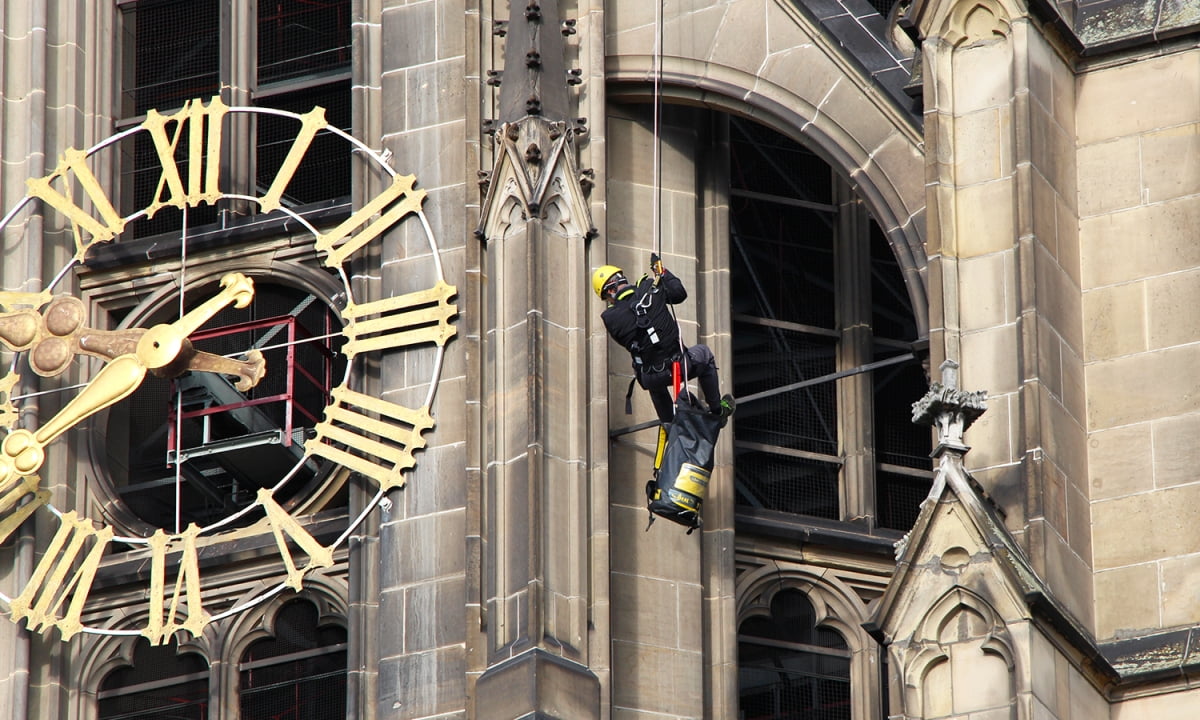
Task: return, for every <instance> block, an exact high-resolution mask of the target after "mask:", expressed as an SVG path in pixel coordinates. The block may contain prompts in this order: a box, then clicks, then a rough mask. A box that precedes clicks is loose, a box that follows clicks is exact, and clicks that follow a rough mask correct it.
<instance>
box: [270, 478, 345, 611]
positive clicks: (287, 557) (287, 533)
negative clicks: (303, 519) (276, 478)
mask: <svg viewBox="0 0 1200 720" xmlns="http://www.w3.org/2000/svg"><path fill="white" fill-rule="evenodd" d="M258 502H259V504H260V505H262V506H263V509H264V510H266V511H267V522H268V523H269V524H270V525H271V532H273V533H274V534H275V544H276V545H278V546H279V554H280V556H282V557H283V564H284V565H285V566H286V567H287V580H285V581H284V585H286V586H288V587H290V588H292V589H293V590H299V589H300V587H301V585H302V584H303V581H304V576H305V575H306V574H308V571H309V570H312V569H313V568H327V567H330V566H332V565H333V549H332V548H327V547H325V546H324V545H322V544H321V543H319V542H317V539H316V538H314V537H313V536H312V535H310V534H309V533H308V531H307V530H305V529H304V528H303V527H302V526H301V525H300V523H299V522H297V521H296V518H294V517H292V516H291V515H290V514H288V511H287V510H284V509H283V508H282V507H280V505H279V503H277V502H275V498H273V497H271V491H270V490H267V489H266V488H263V489H261V490H259V491H258ZM288 539H291V541H292V542H294V543H296V545H297V546H298V547H299V548H300V549H301V550H303V551H304V552H305V554H307V555H308V564H306V565H305V566H304V567H302V568H297V567H296V561H295V559H294V558H292V550H291V548H289V547H288V544H287V541H288Z"/></svg>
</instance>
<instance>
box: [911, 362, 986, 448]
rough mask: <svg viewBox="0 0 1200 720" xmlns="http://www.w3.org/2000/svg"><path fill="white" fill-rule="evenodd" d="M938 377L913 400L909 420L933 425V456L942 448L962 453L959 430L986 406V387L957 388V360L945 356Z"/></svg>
mask: <svg viewBox="0 0 1200 720" xmlns="http://www.w3.org/2000/svg"><path fill="white" fill-rule="evenodd" d="M940 369H941V371H942V381H941V382H936V381H935V382H933V383H931V384H930V386H929V392H927V393H925V397H923V398H921V399H920V400H918V401H916V402H915V403H913V406H912V407H913V422H914V423H916V424H918V425H933V426H934V427H936V428H937V433H938V445H937V447H936V448H935V449H934V451H933V456H934V457H939V456H941V455H942V454H943V453H944V452H946V451H951V452H954V453H955V454H957V455H960V456H961V455H964V454H966V452H967V450H969V449H970V448H969V447H968V446H967V445H966V444H964V443H963V433H964V432H965V431H966V429H967V428H969V427H970V426H971V423H973V422H975V420H976V419H977V418H979V416H980V415H982V414H983V413H984V411H985V410H987V391H985V390H978V391H975V392H967V391H964V390H959V389H958V363H956V362H955V361H953V360H946V361H945V362H943V363H942V365H941V368H940Z"/></svg>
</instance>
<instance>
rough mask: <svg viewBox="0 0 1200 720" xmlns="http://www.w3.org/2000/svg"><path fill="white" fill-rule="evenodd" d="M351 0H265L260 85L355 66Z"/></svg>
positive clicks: (260, 13) (260, 32)
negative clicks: (352, 60)
mask: <svg viewBox="0 0 1200 720" xmlns="http://www.w3.org/2000/svg"><path fill="white" fill-rule="evenodd" d="M350 54H351V42H350V3H349V1H348V0H259V3H258V83H259V85H260V86H261V85H266V84H269V83H275V82H280V81H284V80H290V79H293V78H297V77H304V76H307V75H316V74H320V73H324V72H329V71H331V70H337V69H339V68H343V67H349V65H350Z"/></svg>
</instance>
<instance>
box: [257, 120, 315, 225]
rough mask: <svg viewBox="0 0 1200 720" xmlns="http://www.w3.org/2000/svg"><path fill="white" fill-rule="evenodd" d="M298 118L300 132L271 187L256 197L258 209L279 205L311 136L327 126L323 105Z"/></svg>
mask: <svg viewBox="0 0 1200 720" xmlns="http://www.w3.org/2000/svg"><path fill="white" fill-rule="evenodd" d="M300 118H301V120H300V132H299V133H297V134H296V139H295V140H293V141H292V148H291V149H290V150H288V154H287V157H285V158H284V159H283V165H281V166H280V167H279V172H277V173H275V179H274V180H273V181H271V187H270V188H268V189H267V193H266V194H265V195H263V196H262V197H261V198H259V199H258V206H259V209H260V210H261V211H262V212H264V213H268V212H271V211H272V210H275V209H277V208H278V207H279V205H280V203H279V201H280V199H282V198H283V193H284V191H285V190H287V186H288V183H290V182H291V181H292V177H293V176H295V174H296V170H297V169H298V168H299V167H300V161H301V160H303V159H304V154H305V153H307V152H308V147H309V146H310V145H312V141H313V138H314V137H316V135H317V133H318V132H320V131H321V130H323V129H324V128H326V127H328V126H329V123H327V122H325V108H323V107H315V108H313V109H312V110H309V111H308V112H306V113H304V114H303V115H301V116H300Z"/></svg>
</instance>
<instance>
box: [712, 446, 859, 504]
mask: <svg viewBox="0 0 1200 720" xmlns="http://www.w3.org/2000/svg"><path fill="white" fill-rule="evenodd" d="M735 463H736V465H735V469H734V478H735V482H736V493H737V500H736V503H737V504H738V505H741V506H743V507H748V508H755V509H765V510H778V511H780V512H789V513H796V514H798V515H811V516H813V517H820V518H827V519H830V520H836V519H838V517H839V516H840V513H839V506H838V471H839V470H840V469H841V465H839V464H837V463H828V462H820V461H817V460H808V459H803V458H795V457H788V456H786V455H781V454H779V453H774V452H768V451H762V450H748V449H746V448H743V447H737V448H736V452H735Z"/></svg>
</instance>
